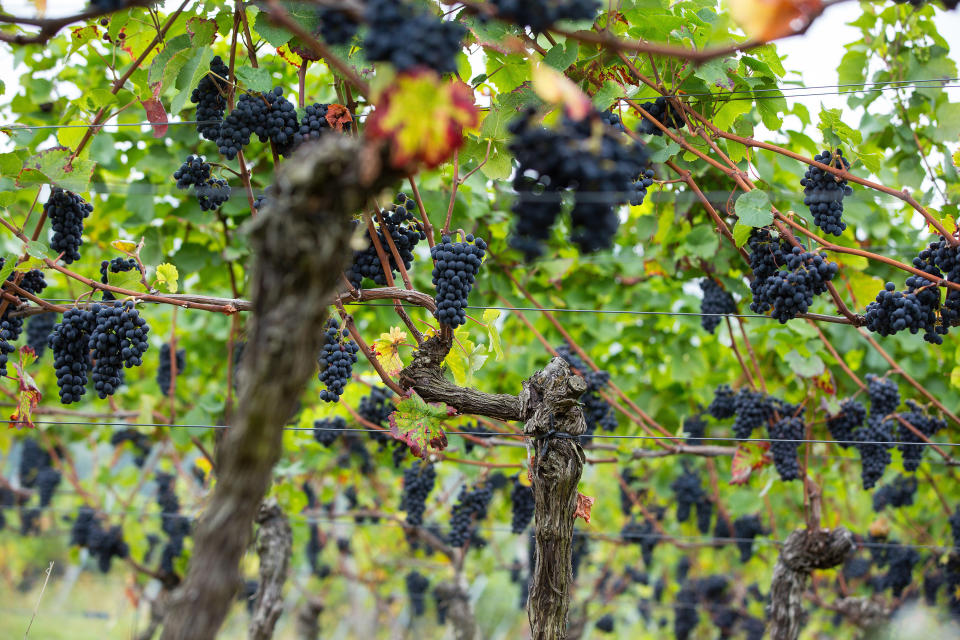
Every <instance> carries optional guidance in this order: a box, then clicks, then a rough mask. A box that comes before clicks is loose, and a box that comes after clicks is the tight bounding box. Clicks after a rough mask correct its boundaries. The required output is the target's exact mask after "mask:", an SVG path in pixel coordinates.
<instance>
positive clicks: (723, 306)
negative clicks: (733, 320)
mask: <svg viewBox="0 0 960 640" xmlns="http://www.w3.org/2000/svg"><path fill="white" fill-rule="evenodd" d="M700 289H701V290H702V291H703V300H702V301H701V302H700V313H702V314H704V315H703V316H701V317H700V325H701V326H702V327H703V328H704V329H706V330H707V331H708V332H710V333H713V332H714V330H715V329H716V328H717V325H719V324H720V320H721V318H720V316H719V315H710V314H723V315H727V314H731V313H736V312H737V303H736V302H734V301H733V296H732V295H730V292H729V291H725V290H724V289H723V288H722V287H721V286H720V285H719V283H717V281H716V280H714V279H713V278H704V279H703V280H701V281H700Z"/></svg>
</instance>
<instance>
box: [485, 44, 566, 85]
mask: <svg viewBox="0 0 960 640" xmlns="http://www.w3.org/2000/svg"><path fill="white" fill-rule="evenodd" d="M579 53H580V45H579V43H577V42H574V41H572V40H569V41H567V42H566V43H565V44H564V43H562V42H561V43H560V44H557V45H554V46H553V47H551V48H550V51H547V55H545V56H544V57H543V61H544V62H546V63H547V64H548V65H550V66H551V67H553V68H554V69H556V70H557V71H565V70H566V69H567V67H569V66H570V65H572V64H573V63H574V62H576V61H577V55H579ZM471 84H473V83H472V82H471Z"/></svg>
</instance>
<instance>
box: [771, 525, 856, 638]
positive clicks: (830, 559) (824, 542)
mask: <svg viewBox="0 0 960 640" xmlns="http://www.w3.org/2000/svg"><path fill="white" fill-rule="evenodd" d="M853 548H854V543H853V535H852V534H851V533H850V532H849V531H847V530H846V529H844V528H842V527H839V528H837V529H832V530H826V529H821V530H809V529H797V530H796V531H794V532H793V533H791V534H790V536H789V537H788V538H787V540H786V542H784V543H783V547H782V548H781V549H780V556H779V557H778V558H777V564H776V566H775V567H774V569H773V581H772V582H771V584H770V605H769V607H768V611H767V614H768V616H769V621H770V624H769V629H770V638H771V640H797V638H798V637H799V636H800V631H801V629H803V626H804V625H805V624H806V622H807V614H806V612H805V611H804V610H803V593H804V591H806V589H807V583H808V581H809V580H810V574H811V573H812V572H813V570H814V569H829V568H831V567H835V566H837V565H839V564H841V563H843V561H844V559H845V558H846V557H847V556H848V555H849V554H850V553H851V552H852V551H853Z"/></svg>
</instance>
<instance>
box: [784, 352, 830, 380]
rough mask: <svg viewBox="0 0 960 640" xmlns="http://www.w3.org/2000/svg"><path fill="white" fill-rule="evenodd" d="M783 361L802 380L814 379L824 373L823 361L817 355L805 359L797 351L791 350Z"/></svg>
mask: <svg viewBox="0 0 960 640" xmlns="http://www.w3.org/2000/svg"><path fill="white" fill-rule="evenodd" d="M783 359H784V360H785V361H786V363H787V364H788V365H790V370H791V371H793V372H794V373H796V374H797V375H798V376H800V377H801V378H813V377H816V376H819V375H820V374H821V373H823V372H824V368H825V367H824V364H823V360H821V359H820V356H818V355H817V354H815V353H814V354H811V355H810V356H807V357H804V356H802V355H800V353H799V352H798V351H797V350H796V349H791V350H790V351H789V352H788V353H787V355H786V356H784V358H783Z"/></svg>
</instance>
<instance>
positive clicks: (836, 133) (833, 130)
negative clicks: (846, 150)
mask: <svg viewBox="0 0 960 640" xmlns="http://www.w3.org/2000/svg"><path fill="white" fill-rule="evenodd" d="M817 127H818V128H819V129H820V131H821V132H822V133H823V140H824V142H825V143H826V144H828V145H829V146H831V147H837V146H840V145H846V146H848V147H852V146H854V145H858V144H860V143H861V142H863V134H861V133H860V131H859V130H857V129H854V128H853V127H851V126H850V125H848V124H846V123H845V122H843V111H841V110H840V109H820V124H818V125H817Z"/></svg>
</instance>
